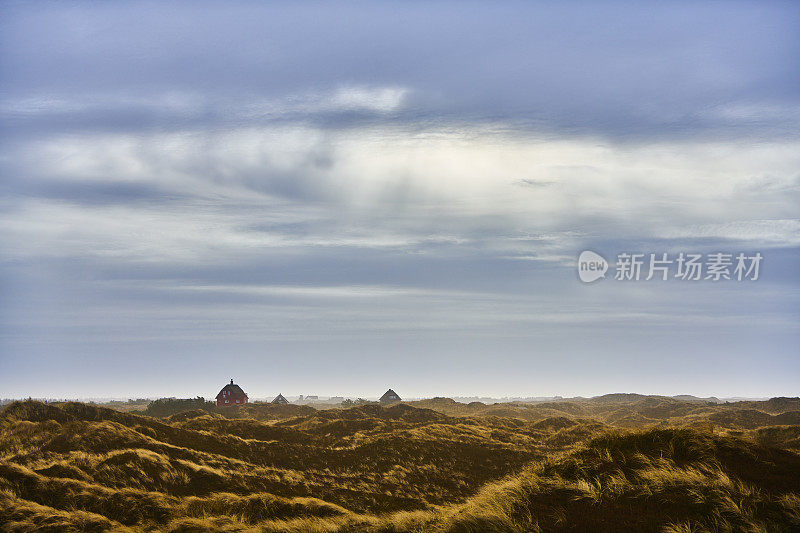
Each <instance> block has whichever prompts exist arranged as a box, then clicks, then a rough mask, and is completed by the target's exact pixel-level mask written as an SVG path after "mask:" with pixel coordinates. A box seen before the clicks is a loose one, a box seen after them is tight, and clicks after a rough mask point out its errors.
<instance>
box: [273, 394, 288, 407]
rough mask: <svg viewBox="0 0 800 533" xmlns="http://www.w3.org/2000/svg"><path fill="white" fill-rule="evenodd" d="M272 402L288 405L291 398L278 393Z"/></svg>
mask: <svg viewBox="0 0 800 533" xmlns="http://www.w3.org/2000/svg"><path fill="white" fill-rule="evenodd" d="M272 403H277V404H281V405H286V404H288V403H289V400H287V399H286V398H284V397H283V394H278V395H277V396H275V399H274V400H272Z"/></svg>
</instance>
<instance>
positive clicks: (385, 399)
mask: <svg viewBox="0 0 800 533" xmlns="http://www.w3.org/2000/svg"><path fill="white" fill-rule="evenodd" d="M402 401H403V399H402V398H401V397H400V396H398V395H397V393H396V392H395V391H393V390H392V389H389V390H387V391H386V392H385V393H384V394H383V396H381V399H380V402H381V403H394V402H402Z"/></svg>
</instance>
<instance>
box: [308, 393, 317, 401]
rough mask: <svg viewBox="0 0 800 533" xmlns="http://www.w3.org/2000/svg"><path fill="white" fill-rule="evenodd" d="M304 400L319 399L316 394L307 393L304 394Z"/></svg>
mask: <svg viewBox="0 0 800 533" xmlns="http://www.w3.org/2000/svg"><path fill="white" fill-rule="evenodd" d="M306 400H319V396H317V395H316V394H309V395H308V396H306Z"/></svg>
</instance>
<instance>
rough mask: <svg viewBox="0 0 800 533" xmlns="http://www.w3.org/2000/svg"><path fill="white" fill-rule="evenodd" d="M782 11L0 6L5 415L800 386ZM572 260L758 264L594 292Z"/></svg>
mask: <svg viewBox="0 0 800 533" xmlns="http://www.w3.org/2000/svg"><path fill="white" fill-rule="evenodd" d="M799 27H800V4H798V3H796V2H735V3H723V4H716V3H715V4H704V3H693V2H669V3H647V4H641V5H640V4H636V3H629V2H598V3H593V4H591V5H585V4H582V3H558V4H553V3H546V2H509V3H504V4H503V5H494V4H492V5H491V6H489V5H488V4H481V3H472V2H458V3H455V2H433V3H424V4H423V3H413V2H411V3H409V2H402V3H399V2H398V3H394V2H348V3H345V4H327V3H317V2H300V3H286V4H271V3H270V4H253V3H246V2H226V3H224V4H221V3H219V4H215V3H206V2H202V1H201V2H180V1H179V2H171V3H166V4H165V3H156V2H136V1H134V2H126V3H124V4H123V3H95V2H80V1H76V2H37V3H27V2H4V3H3V4H2V5H0V78H2V80H3V83H2V86H0V250H1V251H0V397H28V396H33V397H78V396H80V397H136V396H142V397H144V396H178V397H189V396H196V395H201V396H205V397H210V396H213V395H215V394H216V392H217V391H218V390H219V389H220V387H221V386H222V385H224V384H225V383H226V382H227V380H228V379H230V378H234V379H235V380H236V381H237V383H240V384H241V385H242V386H243V387H244V388H245V390H247V392H248V393H250V394H251V395H252V396H254V397H260V396H264V397H269V396H270V395H272V396H274V395H276V394H277V393H278V392H282V393H283V394H292V395H296V394H318V395H326V396H327V395H342V393H348V392H349V393H351V394H354V395H357V396H358V395H365V396H372V397H376V396H379V395H380V394H382V392H383V391H385V390H386V389H387V388H390V387H391V388H393V389H394V390H396V391H397V392H398V393H399V394H400V395H401V396H402V397H406V396H409V397H423V396H424V397H431V396H452V395H464V393H465V392H466V393H474V394H475V395H478V396H491V397H503V396H555V395H560V396H564V397H567V396H574V395H582V396H593V395H601V394H606V393H611V392H618V391H637V392H641V393H643V394H663V395H676V394H692V395H696V396H703V397H706V396H717V397H759V398H760V397H774V396H798V395H800V389H799V388H798V384H799V383H800V357H798V355H800V277H798V264H800V70H799V69H798V68H797V65H798V64H800V40H799V39H798V38H797V28H799ZM584 250H592V251H595V252H598V253H600V254H601V255H603V256H604V257H605V258H606V259H608V260H609V261H611V262H613V260H614V258H615V257H617V256H618V254H620V253H624V252H640V253H644V254H650V253H653V254H660V253H669V254H670V257H674V256H676V255H677V254H679V253H682V252H686V253H700V254H712V253H716V252H724V253H730V254H737V253H740V252H741V253H746V254H748V255H752V254H756V253H760V254H761V255H762V256H763V263H762V264H761V271H760V276H759V278H758V280H756V281H752V280H745V281H736V280H728V281H721V282H718V283H717V282H713V281H710V280H700V281H697V282H693V281H681V280H677V279H670V281H663V282H662V281H658V280H651V281H617V280H614V279H611V278H612V277H613V276H609V279H605V280H599V281H597V282H594V283H590V284H585V283H582V282H581V281H580V280H579V279H578V276H577V273H576V260H577V257H578V255H579V254H580V253H581V252H582V251H584Z"/></svg>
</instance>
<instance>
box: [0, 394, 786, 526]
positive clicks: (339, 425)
mask: <svg viewBox="0 0 800 533" xmlns="http://www.w3.org/2000/svg"><path fill="white" fill-rule="evenodd" d="M626 402H628V403H626ZM430 403H431V404H433V405H434V407H435V406H436V405H440V406H441V407H442V409H443V410H444V411H445V412H439V411H436V410H432V409H428V408H414V407H411V406H408V405H403V404H400V405H395V406H392V407H388V408H383V407H381V406H378V405H364V406H359V407H354V408H351V409H330V410H325V411H319V412H314V413H311V414H307V415H304V416H297V414H296V413H294V412H290V411H287V414H286V416H284V417H283V418H281V417H280V416H278V415H277V414H276V413H274V412H270V413H269V416H267V417H265V418H264V419H262V420H258V419H256V418H241V419H236V418H227V417H223V416H221V415H219V414H218V413H208V412H205V411H193V412H191V413H183V414H176V415H172V416H170V417H169V418H167V419H156V418H151V417H146V416H139V415H135V414H131V413H124V412H118V411H114V410H111V409H105V408H102V407H98V406H90V405H84V404H78V403H67V404H61V405H46V404H41V403H39V402H30V401H29V402H17V403H14V404H11V405H9V406H7V408H6V409H5V410H4V411H3V412H2V413H0V531H148V530H157V531H176V532H177V531H181V532H190V531H248V532H251V531H252V532H255V531H259V532H304V533H305V532H334V531H336V532H349V531H367V532H412V531H418V532H428V531H434V532H453V533H455V532H475V533H481V532H517V531H541V532H544V531H563V532H568V531H576V532H577V531H600V532H602V531H608V532H612V531H614V532H616V531H670V532H676V533H677V532H689V531H765V532H771V531H792V530H800V455H798V454H797V452H796V450H797V449H798V446H797V442H798V437H800V426H791V425H783V426H766V427H757V428H752V429H747V428H746V426H747V425H748V424H749V423H748V422H747V421H748V420H751V419H752V418H753V417H752V416H750V415H749V414H748V415H747V416H746V417H745V418H744V421H745V422H744V423H743V422H741V421H737V420H734V421H733V422H731V423H729V424H728V425H727V426H725V427H720V426H719V425H711V424H710V423H708V419H709V418H710V417H712V416H713V415H714V414H715V412H714V411H706V410H708V409H711V407H710V406H706V405H700V406H697V405H694V404H688V405H681V404H680V403H676V402H673V401H672V400H668V401H666V400H662V399H658V398H656V399H655V400H653V399H646V400H641V399H639V398H624V397H623V398H619V397H614V398H609V399H608V400H607V403H606V406H605V409H606V411H602V409H601V408H600V407H598V406H597V405H585V404H583V403H581V402H578V403H577V404H576V405H569V402H549V405H547V406H546V407H544V408H543V409H544V410H545V411H546V412H547V413H548V415H551V414H552V413H553V412H558V413H559V414H558V415H557V416H546V417H543V418H536V417H534V416H532V414H531V413H530V412H528V411H534V410H535V409H533V408H531V407H530V406H522V405H521V406H505V407H503V409H506V410H510V411H514V410H515V409H518V410H526V412H527V414H526V416H524V417H519V418H510V417H501V416H495V415H485V416H481V415H478V414H476V413H474V412H466V411H476V410H480V409H484V408H485V407H486V406H483V407H481V406H482V405H483V404H481V405H472V406H462V405H456V406H453V405H452V404H451V403H450V402H446V401H444V400H436V401H431V402H430ZM757 407H758V406H757V405H752V404H748V406H747V410H752V409H755V408H757ZM795 407H796V405H795V403H794V402H793V401H790V399H782V400H781V402H771V403H769V405H768V408H769V410H768V411H767V410H765V411H764V413H765V414H768V416H770V417H781V416H784V415H785V414H786V412H789V413H791V412H793V411H786V412H782V411H780V408H787V409H794V408H795ZM719 409H720V410H719V411H717V412H718V413H722V412H724V413H726V416H728V415H730V413H733V412H734V411H733V410H731V409H730V408H729V407H728V406H720V407H719ZM737 409H738V408H737ZM626 410H627V415H626V414H625V412H626ZM453 411H459V412H458V413H457V414H456V413H454V412H453ZM593 412H594V413H595V414H596V413H598V412H600V413H601V414H602V413H603V412H604V413H605V414H603V415H602V416H598V418H599V419H602V420H603V421H599V420H595V419H592V418H586V416H587V415H591V414H592V413H593ZM699 412H702V413H705V414H702V413H700V414H698V413H699ZM254 413H255V415H257V414H258V413H257V411H250V414H251V415H253V414H254ZM680 413H683V415H680ZM240 414H247V412H246V411H241V412H240ZM255 415H253V416H255ZM759 416H760V415H758V416H756V417H755V418H758V417H759ZM641 417H645V418H652V417H661V419H660V420H657V422H658V424H660V425H657V426H650V427H645V428H641V429H619V428H616V429H615V428H613V427H610V426H609V423H608V421H609V420H610V419H612V418H618V419H620V420H623V421H625V422H624V424H623V425H626V424H628V423H629V422H630V421H631V420H634V419H638V418H641ZM703 417H705V419H703ZM734 418H735V417H734ZM784 418H785V417H784ZM702 420H705V422H704V423H702V424H701V423H700V422H702ZM770 420H772V419H770ZM665 423H666V426H664V424H665Z"/></svg>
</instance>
